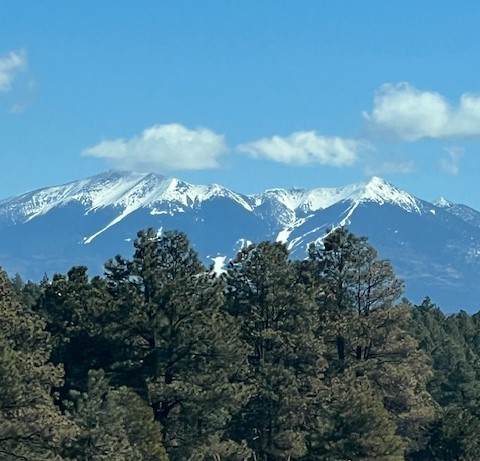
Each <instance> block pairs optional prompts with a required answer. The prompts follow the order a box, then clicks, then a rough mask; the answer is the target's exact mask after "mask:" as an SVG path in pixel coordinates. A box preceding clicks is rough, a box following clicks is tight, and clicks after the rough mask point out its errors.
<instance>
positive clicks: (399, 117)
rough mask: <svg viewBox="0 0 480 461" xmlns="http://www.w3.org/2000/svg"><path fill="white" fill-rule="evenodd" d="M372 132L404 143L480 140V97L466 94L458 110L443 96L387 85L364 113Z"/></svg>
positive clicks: (400, 84)
mask: <svg viewBox="0 0 480 461" xmlns="http://www.w3.org/2000/svg"><path fill="white" fill-rule="evenodd" d="M363 115H364V117H365V118H366V119H367V120H368V122H369V125H370V128H371V129H372V130H374V131H379V132H383V133H385V134H388V135H392V136H394V137H396V138H398V139H401V140H405V141H417V140H419V139H422V138H434V139H439V138H462V137H476V136H480V96H477V95H474V94H470V93H464V94H462V96H461V97H460V101H459V102H458V104H457V105H456V106H454V105H451V104H450V103H449V102H448V101H447V100H446V98H445V97H444V96H442V95H441V94H440V93H437V92H432V91H421V90H419V89H417V88H415V87H414V86H412V85H411V84H409V83H405V82H404V83H398V84H395V85H393V84H385V85H382V86H381V87H380V89H379V90H378V91H377V92H376V93H375V98H374V104H373V109H372V111H371V112H370V113H367V112H365V113H364V114H363Z"/></svg>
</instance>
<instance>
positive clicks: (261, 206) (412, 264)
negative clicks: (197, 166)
mask: <svg viewBox="0 0 480 461" xmlns="http://www.w3.org/2000/svg"><path fill="white" fill-rule="evenodd" d="M342 224H347V225H349V227H350V228H351V229H352V230H353V231H354V232H356V233H358V234H359V235H367V236H368V237H369V238H370V241H371V242H372V244H373V245H374V246H375V248H377V249H378V250H379V254H380V255H381V257H385V258H388V259H391V261H392V263H393V264H394V268H395V270H397V271H398V273H399V274H400V275H401V276H402V277H404V278H405V280H406V282H407V283H406V286H407V296H409V297H411V299H412V300H413V301H415V302H417V301H419V300H421V297H422V296H424V295H426V294H431V295H432V296H434V294H435V293H440V294H441V297H442V298H441V299H439V304H440V305H442V306H445V307H446V308H448V309H450V310H452V309H454V308H455V302H456V300H457V299H462V300H463V301H464V302H465V303H467V302H468V303H469V305H471V306H474V303H475V302H476V300H477V299H480V287H478V286H477V285H478V280H479V279H480V213H479V212H477V211H476V210H473V209H471V208H469V207H466V206H465V205H456V204H452V203H450V202H447V201H445V200H443V201H442V202H439V203H437V204H432V203H428V202H425V201H422V200H420V199H418V198H415V197H413V196H412V195H410V194H408V193H407V192H405V191H402V190H400V189H398V188H396V187H394V186H393V185H391V184H388V183H387V182H385V181H383V180H382V179H381V178H378V177H373V178H371V179H370V180H369V181H366V182H363V183H358V184H351V185H348V186H345V187H338V188H315V189H300V188H294V189H290V190H287V189H270V190H267V191H265V192H263V193H259V194H255V195H250V196H248V195H242V194H239V193H236V192H233V191H230V190H228V189H226V188H224V187H222V186H219V185H216V184H213V185H206V186H204V185H192V184H189V183H186V182H183V181H180V180H178V179H175V178H166V177H163V176H160V175H156V174H145V173H127V172H114V171H111V172H107V173H103V174H99V175H96V176H93V177H91V178H87V179H82V180H80V181H74V182H71V183H68V184H65V185H60V186H54V187H48V188H45V189H39V190H36V191H32V192H27V193H25V194H23V195H21V196H19V197H13V198H9V199H5V200H1V201H0V264H2V265H3V266H4V268H5V269H6V270H7V271H8V272H10V273H15V272H19V273H21V274H22V276H25V277H27V278H32V279H33V280H38V279H39V278H41V277H42V276H43V274H44V273H45V272H46V273H48V274H49V275H51V274H53V273H54V272H65V271H66V270H68V269H69V268H70V267H71V265H73V264H85V265H88V266H89V267H90V268H91V270H92V273H101V271H102V264H103V263H104V262H105V261H106V260H107V259H108V258H110V257H112V256H114V255H115V254H117V253H120V254H124V255H125V256H128V255H129V254H130V253H129V252H131V251H132V248H131V242H132V241H133V240H134V239H135V235H136V232H137V231H138V230H139V229H142V228H145V227H156V228H163V229H179V230H182V231H184V232H186V233H187V235H188V236H189V238H190V240H191V242H192V245H193V247H194V248H195V249H196V250H197V251H198V252H199V254H200V256H201V257H202V258H203V259H204V261H206V262H207V263H209V262H211V261H213V262H217V263H218V262H219V261H225V259H223V258H229V257H233V256H234V255H235V253H236V251H238V250H239V249H240V248H241V247H242V246H244V245H245V244H247V243H248V242H259V241H261V240H277V241H282V242H285V243H286V244H287V246H288V248H289V249H290V250H291V255H292V257H293V258H304V257H305V254H306V249H307V248H308V245H309V244H310V243H311V242H320V241H321V240H322V239H323V238H324V237H325V235H326V233H327V232H328V231H329V230H331V229H333V228H335V227H337V226H339V225H342ZM442 290H443V291H442ZM465 306H466V307H468V305H467V304H466V305H465Z"/></svg>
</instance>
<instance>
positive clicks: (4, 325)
mask: <svg viewBox="0 0 480 461" xmlns="http://www.w3.org/2000/svg"><path fill="white" fill-rule="evenodd" d="M0 318H1V322H0V389H1V393H0V459H2V460H7V461H8V460H18V459H28V460H38V461H41V460H60V459H61V458H60V454H59V453H60V451H61V448H62V446H63V444H64V443H68V441H69V440H70V439H72V438H73V437H75V435H76V428H75V426H74V425H73V424H72V423H71V422H70V421H69V419H68V418H67V417H65V416H64V415H62V414H61V413H60V411H59V409H58V408H57V407H56V406H55V404H54V395H53V389H54V388H55V387H58V386H59V385H60V384H61V381H62V377H63V370H62V368H61V367H60V366H54V365H53V364H51V363H49V354H50V351H51V347H52V344H51V337H50V335H49V334H48V333H47V332H46V331H45V323H44V322H43V321H42V319H41V318H40V317H39V316H38V315H36V314H35V313H34V312H32V311H31V310H30V309H28V308H26V307H23V306H21V305H20V304H19V303H18V301H17V300H16V297H15V295H14V292H13V290H12V287H11V285H10V283H9V281H8V279H7V277H6V275H5V274H4V273H3V272H1V273H0Z"/></svg>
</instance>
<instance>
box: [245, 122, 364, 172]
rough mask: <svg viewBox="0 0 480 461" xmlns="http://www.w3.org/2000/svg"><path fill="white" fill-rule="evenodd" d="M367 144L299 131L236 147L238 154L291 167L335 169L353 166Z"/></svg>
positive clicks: (313, 132)
mask: <svg viewBox="0 0 480 461" xmlns="http://www.w3.org/2000/svg"><path fill="white" fill-rule="evenodd" d="M363 144H364V143H363V142H361V141H357V140H353V139H343V138H339V137H326V136H320V135H319V134H317V133H316V132H315V131H297V132H295V133H292V134H291V135H289V136H286V137H282V136H272V137H271V138H262V139H259V140H257V141H253V142H250V143H246V144H240V145H239V146H237V149H238V151H240V152H243V153H246V154H248V155H250V156H251V157H254V158H263V159H268V160H273V161H275V162H280V163H285V164H289V165H309V164H314V163H317V164H320V165H329V166H335V167H344V166H351V165H353V164H354V163H355V162H356V161H357V159H358V152H359V150H360V148H361V147H362V145H363Z"/></svg>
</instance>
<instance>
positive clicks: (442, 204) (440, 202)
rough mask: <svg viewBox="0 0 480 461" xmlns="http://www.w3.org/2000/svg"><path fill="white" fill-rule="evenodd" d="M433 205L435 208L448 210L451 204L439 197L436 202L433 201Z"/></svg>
mask: <svg viewBox="0 0 480 461" xmlns="http://www.w3.org/2000/svg"><path fill="white" fill-rule="evenodd" d="M433 204H434V205H435V206H438V207H440V208H450V207H451V206H452V205H453V203H452V202H450V201H449V200H447V199H446V198H444V197H439V198H438V199H437V200H435V201H434V202H433Z"/></svg>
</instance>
